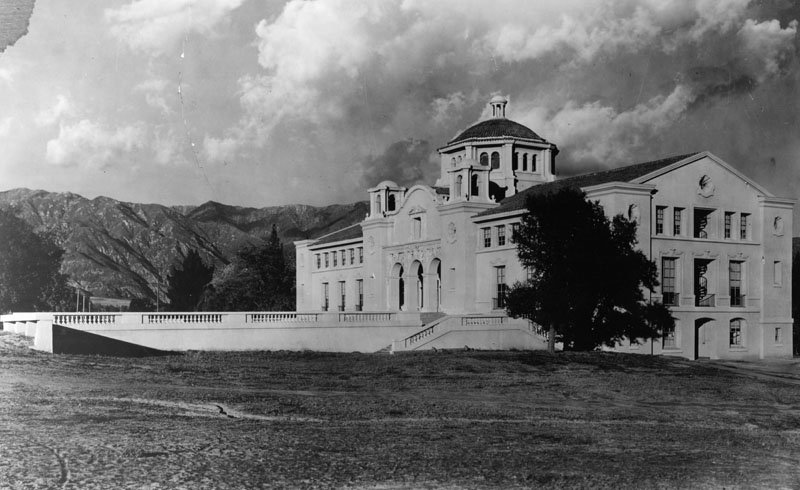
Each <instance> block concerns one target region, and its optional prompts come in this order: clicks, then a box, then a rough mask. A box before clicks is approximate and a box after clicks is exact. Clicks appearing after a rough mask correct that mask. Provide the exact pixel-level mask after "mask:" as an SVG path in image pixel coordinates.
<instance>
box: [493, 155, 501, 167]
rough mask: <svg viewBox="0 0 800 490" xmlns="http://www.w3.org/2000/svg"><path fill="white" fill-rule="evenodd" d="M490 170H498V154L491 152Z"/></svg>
mask: <svg viewBox="0 0 800 490" xmlns="http://www.w3.org/2000/svg"><path fill="white" fill-rule="evenodd" d="M492 168H500V154H499V153H497V152H496V151H493V152H492Z"/></svg>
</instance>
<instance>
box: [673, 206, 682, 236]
mask: <svg viewBox="0 0 800 490" xmlns="http://www.w3.org/2000/svg"><path fill="white" fill-rule="evenodd" d="M672 234H673V235H675V236H681V235H682V234H683V208H675V209H674V210H673V212H672Z"/></svg>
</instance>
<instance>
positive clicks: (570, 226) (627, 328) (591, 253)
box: [506, 189, 674, 351]
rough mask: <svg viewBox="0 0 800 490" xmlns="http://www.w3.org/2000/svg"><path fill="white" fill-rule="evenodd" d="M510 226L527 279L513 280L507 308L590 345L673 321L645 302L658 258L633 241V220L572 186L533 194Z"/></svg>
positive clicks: (568, 344) (652, 333)
mask: <svg viewBox="0 0 800 490" xmlns="http://www.w3.org/2000/svg"><path fill="white" fill-rule="evenodd" d="M527 210H528V212H527V213H526V214H525V215H524V216H523V218H522V223H521V225H520V227H519V229H518V230H517V232H516V233H515V234H514V240H515V242H516V244H517V254H518V256H519V259H520V261H521V263H522V264H523V265H524V266H525V267H526V268H527V269H528V270H529V271H530V272H531V273H530V274H529V280H528V281H527V282H525V283H517V284H515V285H514V286H513V287H512V288H510V290H509V292H508V297H507V302H506V304H507V308H508V312H509V314H510V315H511V316H515V317H527V318H529V319H531V320H532V321H534V322H535V323H537V324H539V325H542V326H544V327H546V328H549V330H550V350H551V351H552V350H553V348H554V343H555V341H556V340H560V341H562V342H563V344H564V348H565V349H570V350H592V349H594V348H596V347H599V346H600V345H604V344H605V345H614V344H615V343H618V342H620V341H621V340H623V339H625V338H627V339H633V341H637V339H649V338H655V337H657V336H659V335H660V333H661V332H662V331H664V330H665V329H669V328H674V319H673V318H672V316H671V315H670V312H669V309H668V308H667V307H666V306H664V305H662V304H660V303H651V302H648V301H647V300H646V298H645V294H644V290H645V289H647V290H650V291H652V290H653V289H654V288H655V286H657V285H658V281H657V278H656V266H655V264H654V263H653V262H652V261H650V260H648V258H647V257H646V256H645V255H644V254H643V253H642V252H641V251H639V250H637V249H636V248H635V245H636V226H637V225H636V223H635V222H632V221H629V220H627V219H626V218H624V217H623V216H621V215H617V216H615V217H614V218H613V220H609V219H608V218H607V217H606V215H605V213H604V212H603V208H602V207H601V206H600V204H598V203H596V202H590V201H588V200H587V199H586V196H585V194H584V193H583V192H582V191H580V190H577V189H563V190H561V191H558V192H555V193H549V194H539V195H533V196H531V197H529V198H528V201H527Z"/></svg>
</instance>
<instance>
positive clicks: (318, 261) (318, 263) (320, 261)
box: [316, 254, 322, 269]
mask: <svg viewBox="0 0 800 490" xmlns="http://www.w3.org/2000/svg"><path fill="white" fill-rule="evenodd" d="M316 257H317V269H320V268H322V257H320V256H319V254H316Z"/></svg>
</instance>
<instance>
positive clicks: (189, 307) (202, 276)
mask: <svg viewBox="0 0 800 490" xmlns="http://www.w3.org/2000/svg"><path fill="white" fill-rule="evenodd" d="M213 276H214V266H213V265H208V266H207V265H206V264H205V263H204V262H203V259H202V258H200V254H199V253H198V252H197V250H189V252H187V254H186V256H185V257H184V258H183V260H182V261H181V263H180V265H177V266H173V267H172V270H171V271H170V273H169V275H168V276H167V298H169V302H170V305H169V308H170V310H172V311H194V310H195V309H196V308H197V305H198V303H200V300H201V298H202V296H203V292H204V291H205V289H206V286H207V285H208V284H209V283H210V282H211V279H212V278H213Z"/></svg>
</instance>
